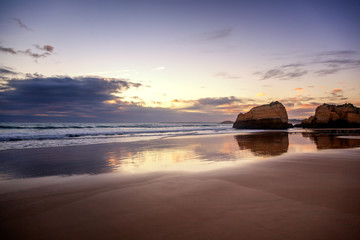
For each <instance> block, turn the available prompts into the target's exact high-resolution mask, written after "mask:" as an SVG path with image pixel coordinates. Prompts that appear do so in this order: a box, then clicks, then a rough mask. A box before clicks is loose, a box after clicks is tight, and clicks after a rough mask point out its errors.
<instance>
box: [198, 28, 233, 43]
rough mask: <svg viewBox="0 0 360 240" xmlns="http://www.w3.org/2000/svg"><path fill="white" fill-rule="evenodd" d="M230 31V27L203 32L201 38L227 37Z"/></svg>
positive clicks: (215, 38)
mask: <svg viewBox="0 0 360 240" xmlns="http://www.w3.org/2000/svg"><path fill="white" fill-rule="evenodd" d="M231 32H232V28H223V29H219V30H216V31H211V32H205V33H202V35H201V37H200V38H201V40H217V39H222V38H226V37H228V36H229V35H230V34H231Z"/></svg>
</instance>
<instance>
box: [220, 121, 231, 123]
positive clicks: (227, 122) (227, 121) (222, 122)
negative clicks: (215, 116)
mask: <svg viewBox="0 0 360 240" xmlns="http://www.w3.org/2000/svg"><path fill="white" fill-rule="evenodd" d="M220 124H234V122H233V121H223V122H221V123H220Z"/></svg>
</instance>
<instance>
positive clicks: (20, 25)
mask: <svg viewBox="0 0 360 240" xmlns="http://www.w3.org/2000/svg"><path fill="white" fill-rule="evenodd" d="M13 20H14V21H15V22H16V23H17V24H18V26H19V27H20V28H23V29H25V30H27V31H34V30H33V29H32V28H30V27H28V26H27V25H25V24H24V23H23V22H22V21H21V20H20V19H19V18H13Z"/></svg>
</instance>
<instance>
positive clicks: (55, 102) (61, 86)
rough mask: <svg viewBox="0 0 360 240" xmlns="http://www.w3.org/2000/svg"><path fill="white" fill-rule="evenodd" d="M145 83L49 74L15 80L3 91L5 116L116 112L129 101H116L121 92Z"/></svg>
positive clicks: (85, 114) (94, 114)
mask: <svg viewBox="0 0 360 240" xmlns="http://www.w3.org/2000/svg"><path fill="white" fill-rule="evenodd" d="M139 86H141V84H139V83H132V82H129V81H126V80H123V79H104V78H99V77H78V78H71V77H48V78H27V79H12V80H8V81H7V83H6V87H7V89H6V90H5V91H2V92H0V105H1V106H3V107H2V109H1V110H0V111H1V114H3V115H14V114H15V115H39V114H40V115H49V116H57V115H59V114H60V115H62V116H101V113H106V114H109V113H111V112H116V111H117V110H118V109H119V107H120V106H121V105H126V104H127V103H126V102H122V101H121V100H119V101H118V102H117V101H116V104H108V103H107V102H106V101H109V100H115V99H116V100H118V97H116V96H115V95H114V94H115V93H121V92H123V91H125V90H127V89H129V88H131V87H139Z"/></svg>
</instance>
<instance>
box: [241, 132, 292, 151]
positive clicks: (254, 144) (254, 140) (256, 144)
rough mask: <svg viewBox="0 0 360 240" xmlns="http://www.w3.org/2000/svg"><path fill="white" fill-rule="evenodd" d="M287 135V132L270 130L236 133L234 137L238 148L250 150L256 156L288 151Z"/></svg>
mask: <svg viewBox="0 0 360 240" xmlns="http://www.w3.org/2000/svg"><path fill="white" fill-rule="evenodd" d="M288 135H289V134H288V133H287V132H271V133H259V134H252V135H237V136H235V139H236V141H237V143H238V145H239V148H240V150H250V151H251V152H252V153H254V154H255V155H256V156H277V155H281V154H283V153H286V152H287V151H288V149H289V136H288Z"/></svg>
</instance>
